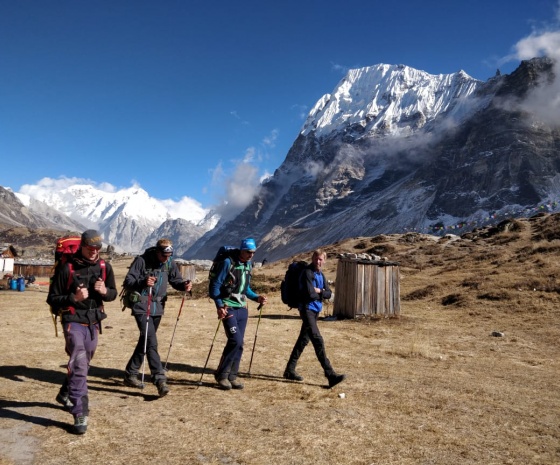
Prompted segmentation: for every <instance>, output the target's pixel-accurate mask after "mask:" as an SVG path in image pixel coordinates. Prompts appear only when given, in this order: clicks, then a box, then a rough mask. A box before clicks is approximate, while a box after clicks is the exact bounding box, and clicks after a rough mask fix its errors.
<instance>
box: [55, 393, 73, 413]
mask: <svg viewBox="0 0 560 465" xmlns="http://www.w3.org/2000/svg"><path fill="white" fill-rule="evenodd" d="M56 401H57V402H58V403H59V404H61V405H62V408H63V409H64V410H70V409H71V408H72V407H74V404H73V403H72V402H71V401H70V397H68V394H63V393H62V392H59V393H58V394H57V396H56Z"/></svg>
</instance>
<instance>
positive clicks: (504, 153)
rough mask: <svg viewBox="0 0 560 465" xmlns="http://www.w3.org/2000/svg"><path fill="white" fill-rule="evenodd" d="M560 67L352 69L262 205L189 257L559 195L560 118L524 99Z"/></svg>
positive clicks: (519, 212)
mask: <svg viewBox="0 0 560 465" xmlns="http://www.w3.org/2000/svg"><path fill="white" fill-rule="evenodd" d="M553 65H554V63H553V62H552V61H551V60H549V59H546V58H538V59H533V60H530V61H525V62H522V63H521V65H520V66H519V68H518V69H517V70H516V71H515V72H513V73H512V74H510V75H502V76H496V77H495V78H492V79H490V80H489V81H488V82H484V83H483V82H480V81H476V80H473V79H472V78H469V77H468V76H467V75H465V74H464V73H462V72H459V73H456V74H455V75H451V76H449V77H443V78H442V77H441V76H439V77H438V79H434V77H430V75H426V73H424V74H422V73H415V72H412V71H411V70H410V68H407V67H402V66H394V67H386V66H384V65H379V66H377V67H374V68H372V69H367V70H365V71H362V72H361V73H357V74H355V75H349V76H347V77H346V78H345V79H343V80H342V81H341V83H340V84H339V85H338V87H337V89H335V91H334V92H333V95H332V96H326V97H324V98H323V99H322V100H321V101H320V102H319V103H318V104H317V106H316V108H315V109H314V110H313V111H312V112H311V113H310V116H309V119H308V121H307V122H306V125H305V126H304V129H303V130H302V132H301V133H300V135H299V136H298V138H297V140H296V141H295V142H294V144H293V146H292V148H291V149H290V151H289V153H288V155H287V157H286V159H285V161H284V162H283V163H282V165H281V166H280V168H279V169H278V170H276V172H275V173H274V176H273V177H272V178H271V179H270V180H268V182H266V183H265V184H264V185H263V186H262V189H261V191H260V193H259V194H258V195H257V196H256V198H255V199H254V201H253V202H252V204H251V205H249V207H247V208H246V209H245V210H244V211H243V212H242V213H241V214H240V215H239V216H238V217H237V218H235V219H234V220H233V221H230V222H227V223H221V224H218V226H217V227H216V228H215V229H214V230H212V231H210V232H209V233H207V234H206V235H205V236H203V237H202V238H201V239H200V240H198V241H197V242H196V243H195V244H194V245H193V247H191V248H190V249H189V250H188V251H187V253H186V254H185V257H186V258H190V257H196V258H208V257H211V256H212V255H213V253H214V252H215V250H217V248H218V247H219V246H220V245H222V244H234V245H236V244H237V243H238V242H239V240H240V238H243V237H246V236H253V237H255V238H256V240H257V242H258V244H259V250H258V251H257V255H256V259H257V260H262V259H263V258H268V260H277V259H280V258H283V257H287V256H290V255H294V254H296V253H298V252H299V251H301V250H309V249H312V248H314V247H316V246H320V245H324V244H329V243H333V242H335V241H339V240H342V239H344V238H348V237H353V236H373V235H377V234H381V233H397V232H401V233H402V232H406V231H420V232H427V233H433V232H437V231H441V230H442V229H445V227H448V226H454V227H455V226H460V225H464V226H463V227H462V228H457V230H459V231H467V230H468V229H469V228H472V227H473V225H482V224H485V223H488V222H496V221H497V220H496V218H498V219H499V218H506V217H509V216H514V217H515V216H523V215H526V214H527V212H528V211H530V209H531V208H534V207H535V206H538V205H539V203H541V202H543V203H553V202H555V200H556V199H558V198H559V197H560V120H559V121H558V122H557V124H551V123H550V122H549V121H548V122H544V121H541V120H540V119H539V117H538V116H537V115H536V114H534V113H531V112H530V111H528V106H527V105H524V103H526V102H527V100H528V99H529V100H530V99H531V95H532V91H533V90H534V89H535V88H537V87H541V88H542V87H543V86H544V87H546V85H547V82H549V81H551V80H553V79H554V78H555V75H554V68H553ZM388 83H389V84H388ZM382 90H383V92H381V91H382ZM366 91H367V94H365V92H366ZM442 95H445V96H447V98H445V99H444V98H442ZM350 101H351V102H353V104H352V105H346V106H345V103H347V102H350ZM357 101H358V102H359V103H360V104H359V105H358V104H357V103H356V102H357ZM426 101H429V104H426ZM356 108H358V109H359V110H355V111H354V112H353V113H352V112H351V111H350V110H351V109H356ZM553 123H554V122H553Z"/></svg>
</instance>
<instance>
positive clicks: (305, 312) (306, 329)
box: [286, 307, 335, 378]
mask: <svg viewBox="0 0 560 465" xmlns="http://www.w3.org/2000/svg"><path fill="white" fill-rule="evenodd" d="M299 316H300V317H301V330H300V332H299V337H298V339H297V341H296V344H295V345H294V348H293V350H292V354H291V355H290V359H289V360H288V365H287V366H286V370H288V371H292V372H293V371H295V370H296V365H297V362H298V360H299V357H300V356H301V354H302V352H303V350H304V349H305V347H306V346H307V344H309V341H311V344H313V348H314V349H315V355H317V360H319V363H320V364H321V367H322V368H323V371H324V372H325V376H326V377H327V378H329V377H330V376H333V375H334V374H335V371H334V370H333V368H332V366H331V362H330V361H329V359H328V358H327V353H326V351H325V343H324V341H323V336H321V333H320V332H319V327H318V326H317V319H318V318H319V312H314V311H313V310H309V309H307V308H306V307H300V308H299Z"/></svg>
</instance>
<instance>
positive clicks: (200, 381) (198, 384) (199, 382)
mask: <svg viewBox="0 0 560 465" xmlns="http://www.w3.org/2000/svg"><path fill="white" fill-rule="evenodd" d="M221 323H222V320H218V326H217V327H216V332H215V333H214V338H213V339H212V344H211V345H210V350H209V351H208V357H206V363H204V368H203V369H202V373H201V374H200V379H199V380H198V383H197V386H196V388H197V389H198V388H199V386H202V377H203V376H204V372H205V371H206V367H207V365H208V360H210V354H211V353H212V348H213V347H214V341H215V340H216V336H217V335H218V330H219V329H220V324H221Z"/></svg>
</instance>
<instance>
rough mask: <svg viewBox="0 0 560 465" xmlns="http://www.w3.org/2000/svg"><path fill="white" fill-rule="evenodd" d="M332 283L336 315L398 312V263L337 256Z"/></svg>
mask: <svg viewBox="0 0 560 465" xmlns="http://www.w3.org/2000/svg"><path fill="white" fill-rule="evenodd" d="M335 285H336V288H335V294H334V308H333V314H334V315H335V316H341V317H344V318H354V317H356V316H362V315H368V316H386V317H388V316H397V315H399V314H400V272H399V267H398V264H395V263H387V262H379V261H375V262H368V261H364V260H352V259H339V261H338V266H337V270H336V283H335Z"/></svg>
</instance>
